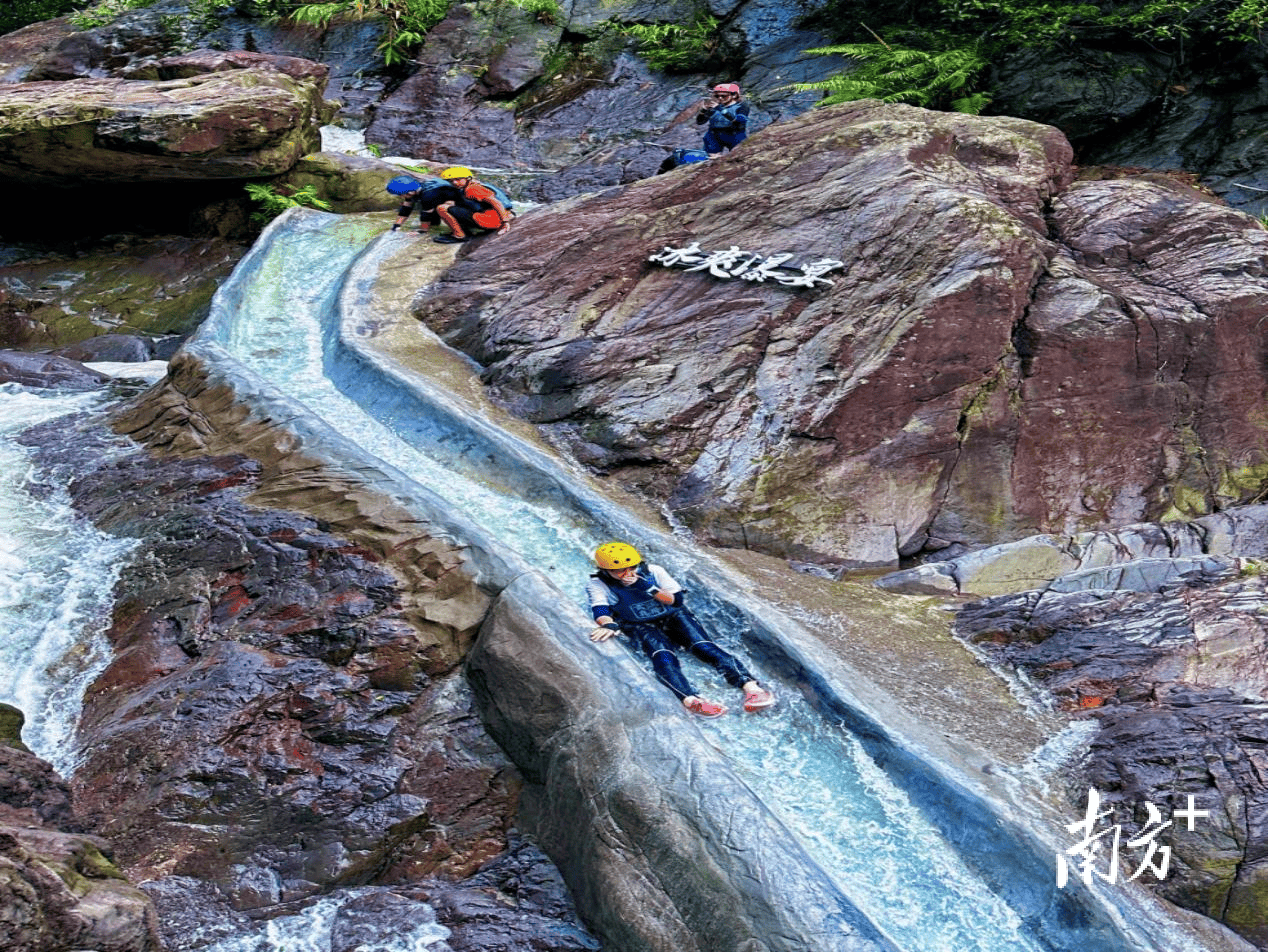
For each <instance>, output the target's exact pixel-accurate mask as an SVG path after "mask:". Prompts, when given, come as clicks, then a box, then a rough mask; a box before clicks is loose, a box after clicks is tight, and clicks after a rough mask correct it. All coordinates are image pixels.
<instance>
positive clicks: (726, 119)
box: [696, 83, 748, 159]
mask: <svg viewBox="0 0 1268 952" xmlns="http://www.w3.org/2000/svg"><path fill="white" fill-rule="evenodd" d="M712 92H713V98H712V100H705V101H704V102H703V103H702V104H701V105H700V110H699V111H698V112H697V113H696V125H698V126H702V125H704V124H705V123H708V124H709V128H708V129H707V130H706V131H705V134H704V150H705V152H707V153H708V154H709V158H711V159H712V158H716V157H717V156H719V155H721V154H722V153H723V152H729V151H730V150H731V149H734V148H735V147H736V146H737V145H739V144H740V143H741V142H743V141H744V140H745V139H746V138H748V103H746V102H744V101H743V99H742V98H741V93H740V87H739V86H738V85H737V84H736V83H719V84H718V85H716V86H714V87H713V90H712Z"/></svg>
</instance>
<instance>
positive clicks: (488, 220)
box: [432, 165, 513, 245]
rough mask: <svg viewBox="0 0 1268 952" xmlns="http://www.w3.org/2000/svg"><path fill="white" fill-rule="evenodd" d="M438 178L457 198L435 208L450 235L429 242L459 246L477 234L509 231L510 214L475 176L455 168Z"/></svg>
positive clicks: (446, 170)
mask: <svg viewBox="0 0 1268 952" xmlns="http://www.w3.org/2000/svg"><path fill="white" fill-rule="evenodd" d="M440 177H441V178H442V179H444V180H445V181H446V182H448V183H449V184H450V185H452V186H454V188H456V189H458V192H459V193H460V198H458V199H457V200H455V201H451V202H443V203H441V204H440V205H437V206H436V214H437V215H439V216H440V219H441V220H442V221H443V222H444V223H445V224H446V225H448V226H449V231H450V232H451V233H450V234H448V235H437V236H436V237H435V238H433V239H432V241H435V242H439V243H440V244H443V245H449V244H459V243H461V242H464V241H469V240H470V239H471V238H473V237H475V235H477V234H483V233H485V232H490V231H492V232H496V233H497V234H499V235H505V234H506V233H507V231H509V230H510V227H511V218H512V215H513V213H512V212H511V210H510V209H508V208H507V207H506V206H505V205H503V204H502V202H501V200H499V199H498V196H497V193H496V192H495V191H493V189H491V188H489V187H488V186H487V185H481V184H480V183H479V182H477V181H476V178H475V173H473V172H472V171H471V170H470V169H469V168H466V167H465V166H461V165H454V166H451V167H449V168H447V169H445V170H444V171H443V172H441V173H440Z"/></svg>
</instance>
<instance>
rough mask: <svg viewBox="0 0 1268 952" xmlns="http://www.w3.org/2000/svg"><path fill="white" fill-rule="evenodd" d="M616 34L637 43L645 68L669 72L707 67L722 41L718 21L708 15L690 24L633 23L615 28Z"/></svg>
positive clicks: (690, 70)
mask: <svg viewBox="0 0 1268 952" xmlns="http://www.w3.org/2000/svg"><path fill="white" fill-rule="evenodd" d="M618 32H620V33H622V34H624V35H625V36H628V37H630V38H631V39H633V40H634V41H635V42H637V44H638V51H639V53H640V54H641V55H642V56H643V58H644V59H645V60H647V65H648V66H650V67H651V68H652V69H658V70H661V71H662V72H671V73H672V72H680V73H681V72H693V71H696V70H699V69H702V68H703V67H705V66H707V65H708V64H709V62H710V60H712V58H713V57H714V55H715V54H716V53H717V52H718V47H719V44H720V43H721V39H722V37H721V32H720V31H719V30H718V18H717V17H715V16H710V15H708V14H704V15H702V16H700V17H697V18H696V19H695V20H693V21H692V22H691V23H650V24H644V23H635V24H630V25H628V26H622V27H618Z"/></svg>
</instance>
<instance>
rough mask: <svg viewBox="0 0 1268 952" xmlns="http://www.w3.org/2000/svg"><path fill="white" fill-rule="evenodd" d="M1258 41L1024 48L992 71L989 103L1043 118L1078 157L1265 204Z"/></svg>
mask: <svg viewBox="0 0 1268 952" xmlns="http://www.w3.org/2000/svg"><path fill="white" fill-rule="evenodd" d="M1265 64H1266V61H1265V56H1264V51H1263V49H1262V47H1261V46H1260V44H1258V43H1244V44H1240V45H1236V46H1234V45H1231V44H1220V45H1218V46H1214V47H1212V46H1208V47H1207V48H1206V49H1205V50H1203V49H1201V48H1199V49H1198V50H1197V55H1194V54H1193V53H1192V52H1190V51H1189V50H1188V49H1186V50H1185V51H1184V53H1183V54H1182V55H1177V54H1176V53H1174V52H1173V53H1171V54H1166V53H1163V52H1161V51H1159V50H1157V49H1151V48H1148V47H1144V46H1142V47H1140V48H1138V49H1135V50H1132V49H1124V48H1122V47H1121V46H1117V47H1114V48H1112V49H1105V48H1098V47H1097V46H1095V45H1094V44H1093V45H1085V44H1079V45H1077V46H1075V47H1073V48H1072V49H1071V50H1069V51H1068V52H1061V51H1050V50H1049V51H1035V50H1023V51H1019V52H1017V53H1014V54H1011V55H1007V56H1003V57H1000V58H999V60H998V61H997V62H996V64H995V66H994V68H993V70H992V96H993V100H992V102H991V105H990V106H989V111H991V112H995V113H999V114H1002V115H1010V116H1025V117H1026V118H1029V119H1034V120H1036V121H1038V122H1046V123H1051V124H1052V125H1054V126H1057V127H1058V128H1060V129H1061V130H1062V131H1063V132H1065V133H1066V135H1067V136H1069V138H1070V141H1071V142H1072V143H1074V145H1075V148H1076V149H1077V150H1078V151H1079V154H1080V157H1081V158H1082V161H1083V162H1084V163H1086V164H1089V165H1090V164H1115V165H1119V166H1126V167H1131V168H1137V169H1154V170H1169V171H1173V172H1181V173H1184V174H1187V175H1191V176H1194V177H1196V178H1199V179H1200V180H1201V181H1202V184H1203V186H1204V187H1206V188H1209V189H1211V190H1212V191H1213V192H1214V193H1215V194H1218V195H1219V196H1220V197H1222V198H1223V199H1225V200H1226V201H1227V202H1228V203H1229V204H1230V205H1232V206H1233V207H1234V208H1239V209H1243V210H1245V211H1247V212H1250V213H1252V214H1257V215H1258V214H1263V212H1264V210H1265V208H1266V207H1268V203H1266V202H1265V199H1266V198H1268V138H1266V137H1265V135H1264V132H1263V124H1262V123H1261V122H1260V116H1261V115H1262V113H1263V111H1264V109H1265V107H1268V84H1265V82H1264V80H1263V76H1264V69H1265Z"/></svg>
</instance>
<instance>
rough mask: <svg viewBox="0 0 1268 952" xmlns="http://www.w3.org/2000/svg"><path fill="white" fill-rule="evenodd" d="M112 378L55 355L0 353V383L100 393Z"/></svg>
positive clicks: (11, 351)
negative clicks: (99, 390) (98, 391)
mask: <svg viewBox="0 0 1268 952" xmlns="http://www.w3.org/2000/svg"><path fill="white" fill-rule="evenodd" d="M109 382H110V377H108V376H107V375H106V374H103V373H99V372H98V371H96V370H92V369H91V368H88V367H85V366H84V365H83V364H81V363H80V362H79V361H77V360H68V359H67V358H65V357H54V356H53V355H51V354H27V353H23V352H20V351H13V350H4V351H0V383H17V384H21V385H22V386H24V387H38V388H43V389H58V390H98V389H100V388H102V387H104V386H106V384H108V383H109Z"/></svg>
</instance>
